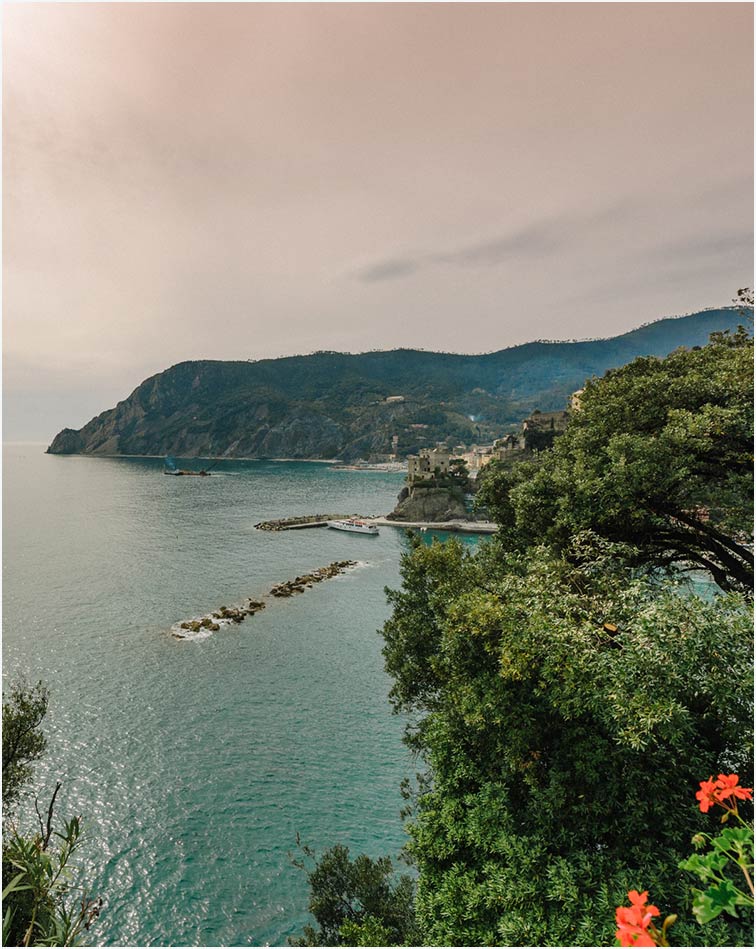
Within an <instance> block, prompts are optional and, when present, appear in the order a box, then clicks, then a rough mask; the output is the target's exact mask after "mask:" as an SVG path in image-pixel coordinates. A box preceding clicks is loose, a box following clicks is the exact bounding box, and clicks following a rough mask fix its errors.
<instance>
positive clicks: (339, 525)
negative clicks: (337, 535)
mask: <svg viewBox="0 0 756 949" xmlns="http://www.w3.org/2000/svg"><path fill="white" fill-rule="evenodd" d="M327 523H328V526H329V527H332V528H333V529H334V530H335V531H349V532H350V533H352V534H371V535H372V536H375V535H376V534H377V533H378V528H377V527H376V526H375V524H368V522H367V521H361V520H358V519H357V518H355V517H350V518H348V519H347V520H344V521H328V522H327Z"/></svg>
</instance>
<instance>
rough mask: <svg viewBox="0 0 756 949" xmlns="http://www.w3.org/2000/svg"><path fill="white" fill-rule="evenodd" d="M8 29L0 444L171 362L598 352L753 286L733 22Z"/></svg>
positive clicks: (747, 18) (90, 405)
mask: <svg viewBox="0 0 756 949" xmlns="http://www.w3.org/2000/svg"><path fill="white" fill-rule="evenodd" d="M3 19H4V24H3V26H4V29H3V33H4V72H3V94H4V165H3V171H4V220H3V228H4V232H3V233H4V366H5V409H6V412H5V424H6V427H5V438H6V439H23V438H28V439H35V438H39V439H50V438H51V437H52V436H53V435H54V434H55V432H56V431H57V430H58V429H60V428H61V427H63V426H64V425H71V426H73V427H79V426H80V425H81V424H83V423H84V422H85V421H87V420H88V419H89V418H90V417H91V416H93V415H94V414H96V413H98V412H100V411H102V410H104V409H105V408H108V407H110V406H111V405H113V404H114V403H115V402H116V401H117V400H119V399H121V398H124V397H125V396H126V395H128V393H129V392H130V391H131V390H132V389H133V388H134V387H135V386H136V385H137V384H138V383H139V382H140V381H141V380H142V379H144V378H145V377H147V376H149V375H151V374H152V373H154V372H158V371H160V370H162V369H164V368H166V367H167V366H169V365H172V364H173V363H176V362H179V361H181V360H184V359H198V358H215V359H234V358H248V357H253V358H259V357H262V356H277V355H284V354H289V353H296V352H311V351H313V350H316V349H339V350H349V351H353V352H356V351H361V350H365V349H371V348H381V349H387V348H394V347H397V346H413V347H423V348H426V349H444V350H454V351H459V352H481V351H488V350H495V349H501V348H503V347H505V346H510V345H513V344H517V343H521V342H525V341H528V340H531V339H534V338H561V339H565V338H574V337H589V336H609V335H614V334H616V333H619V332H623V331H626V330H628V329H631V328H633V327H634V326H637V325H639V324H641V323H644V322H647V321H649V320H653V319H657V318H660V317H662V316H666V315H672V314H680V313H684V312H690V311H693V310H696V309H701V308H704V307H707V306H719V305H723V304H726V303H728V302H729V301H730V300H731V298H732V296H733V295H734V293H735V291H736V290H737V288H738V287H740V286H744V285H746V284H750V283H751V282H752V277H751V271H752V266H753V243H752V208H753V199H752V167H753V155H752V144H751V143H752V137H753V130H752V115H753V112H752V85H751V76H752V66H751V63H752V42H751V36H752V8H751V6H750V4H726V3H713V4H660V5H656V4H645V3H644V4H640V3H639V4H543V5H540V4H519V5H518V4H511V5H510V4H473V5H462V4H451V5H449V4H438V5H437V4H399V5H397V4H385V5H384V4H330V5H325V4H324V5H319V4H247V5H242V4H229V5H214V4H207V5H204V4H186V5H183V4H119V5H109V4H100V5H89V4H86V5H85V4H82V5H75V4H60V5H40V4H31V5H13V4H10V5H6V6H5V7H4V11H3Z"/></svg>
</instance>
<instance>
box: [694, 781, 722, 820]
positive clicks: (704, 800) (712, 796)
mask: <svg viewBox="0 0 756 949" xmlns="http://www.w3.org/2000/svg"><path fill="white" fill-rule="evenodd" d="M700 785H701V790H700V791H696V800H698V801H699V802H700V803H699V805H698V806H699V807H700V808H701V812H702V813H703V814H706V813H708V811H709V808H710V807H711V806H712V804H719V803H721V802H720V801H719V800H718V798H717V793H716V792H717V785H718V782H717V781H713V780H712V779H711V777H709V780H708V781H701V782H700Z"/></svg>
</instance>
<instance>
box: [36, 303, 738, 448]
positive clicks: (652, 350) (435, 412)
mask: <svg viewBox="0 0 756 949" xmlns="http://www.w3.org/2000/svg"><path fill="white" fill-rule="evenodd" d="M739 322H741V323H742V322H743V317H742V316H740V315H739V313H738V310H737V309H736V308H734V307H726V308H723V309H718V310H705V311H703V312H701V313H694V314H692V315H690V316H684V317H678V318H674V319H665V320H659V321H658V322H655V323H650V324H648V325H646V326H642V327H640V328H638V329H636V330H633V331H631V332H629V333H625V334H624V335H622V336H616V337H613V338H611V339H601V340H587V341H581V342H546V341H540V342H534V343H527V344H525V345H523V346H514V347H512V348H510V349H503V350H500V351H499V352H495V353H486V354H484V355H474V356H470V355H456V354H453V353H433V352H424V351H418V350H412V349H397V350H391V351H387V352H370V353H360V354H356V355H352V354H348V353H335V352H319V353H313V354H312V355H309V356H287V357H284V358H281V359H262V360H258V361H246V362H238V361H234V362H227V361H212V360H201V361H193V362H183V363H179V364H178V365H176V366H172V367H171V368H170V369H166V370H165V371H164V372H161V373H158V374H157V375H155V376H152V377H150V378H149V379H147V380H145V381H144V382H143V383H142V384H141V385H140V386H138V387H137V388H136V389H135V390H134V392H132V394H131V395H130V396H129V397H128V398H127V399H125V400H124V401H122V402H119V403H118V405H117V406H116V407H115V408H113V409H109V410H108V411H106V412H103V413H102V414H101V415H98V416H97V417H96V418H94V419H92V420H91V421H90V422H88V423H87V424H86V425H85V426H84V427H83V428H81V429H79V430H78V431H75V430H73V429H69V428H66V429H63V431H62V432H60V433H59V434H58V435H57V436H56V437H55V439H54V440H53V442H52V444H51V445H50V447H49V448H48V452H50V453H52V454H105V455H116V454H123V455H142V454H145V455H162V454H170V455H177V456H179V457H218V456H226V457H249V458H275V457H286V458H334V457H341V458H344V459H352V458H357V457H359V456H363V457H368V456H370V455H380V454H387V453H388V452H390V451H391V439H392V436H394V435H397V436H398V438H399V453H400V454H406V453H409V452H415V451H417V450H418V449H419V448H421V447H424V446H431V445H434V444H435V443H436V442H437V441H439V440H441V439H445V438H448V439H450V440H451V441H452V442H453V443H454V442H472V441H479V442H481V443H483V442H486V441H490V440H492V439H493V438H496V437H498V436H500V435H501V434H503V433H504V432H505V431H507V430H512V428H513V427H514V426H516V425H517V424H518V423H519V421H520V420H521V419H522V418H524V417H525V416H527V415H529V414H530V412H531V411H532V410H533V409H536V408H538V409H541V410H542V411H550V410H555V409H559V408H563V407H564V405H565V403H566V402H567V400H568V398H569V395H570V393H571V392H573V391H575V390H576V389H579V388H581V386H582V385H583V383H584V381H585V379H586V378H589V377H590V376H593V375H603V373H604V372H606V370H607V369H610V368H614V367H616V366H620V365H623V364H624V363H626V362H629V361H630V360H631V359H634V358H635V357H636V356H641V355H656V356H665V355H667V354H668V353H669V352H671V351H672V350H673V349H675V348H677V347H678V346H700V345H703V344H705V343H706V342H707V340H708V337H709V334H710V333H711V332H714V331H716V330H724V329H732V328H734V327H735V326H737V324H738V323H739ZM392 396H402V397H403V401H386V399H387V398H390V397H392Z"/></svg>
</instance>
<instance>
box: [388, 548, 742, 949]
mask: <svg viewBox="0 0 756 949" xmlns="http://www.w3.org/2000/svg"><path fill="white" fill-rule="evenodd" d="M567 554H568V555H567V556H565V557H554V556H553V555H552V554H550V552H549V551H548V550H546V549H545V548H543V549H540V550H536V551H533V552H530V553H527V554H522V553H511V552H507V551H506V550H504V549H503V548H502V546H501V545H500V543H499V542H497V541H493V542H491V543H489V544H487V545H486V546H485V547H483V548H482V549H481V551H480V552H479V553H478V554H477V555H471V554H469V553H467V552H465V550H464V549H463V547H462V546H461V545H460V544H459V543H456V542H447V543H446V544H445V545H440V544H434V545H433V546H431V547H426V546H422V545H416V546H415V549H414V550H413V551H412V553H411V554H410V555H407V556H406V557H405V558H404V561H403V566H402V577H403V588H402V590H401V591H399V592H393V593H391V595H390V599H391V601H392V603H393V606H394V613H393V617H392V619H391V620H390V621H389V622H388V623H387V624H386V627H385V629H384V637H385V641H386V645H385V650H384V655H385V657H386V665H387V669H388V671H389V672H390V673H391V674H392V675H393V676H394V679H395V684H394V687H393V690H392V699H393V702H394V704H395V707H396V708H397V709H401V710H403V711H406V712H410V713H412V714H413V716H414V720H415V722H416V724H415V725H414V726H413V727H412V728H411V729H410V731H409V734H408V740H409V741H410V743H411V744H412V746H413V747H414V748H415V749H416V750H417V751H419V752H420V753H421V754H422V756H423V758H424V759H425V761H426V763H427V765H428V769H429V775H428V778H429V783H428V786H427V787H424V788H421V789H420V791H419V793H418V796H417V800H416V803H415V808H414V814H413V816H412V820H411V822H410V824H409V827H408V829H409V832H410V835H411V843H410V852H411V855H412V857H413V858H414V860H415V862H416V864H417V867H418V869H419V874H420V875H419V881H418V890H417V900H416V911H417V917H418V924H419V926H420V930H421V932H422V933H423V938H424V940H425V942H426V944H441V945H443V944H446V945H560V944H561V945H609V944H611V942H612V939H613V929H612V922H613V916H614V909H615V907H616V906H617V905H618V904H619V903H621V902H622V900H623V899H624V897H625V894H626V893H627V891H628V890H630V889H639V888H640V887H641V886H642V887H643V888H644V889H648V890H649V891H651V892H653V893H654V899H655V901H656V902H657V903H663V904H664V905H667V906H675V907H677V908H678V910H679V917H680V918H679V921H678V923H677V925H676V933H675V936H676V940H675V941H676V942H678V943H680V944H689V945H692V944H699V945H700V944H714V945H724V944H727V945H733V944H734V945H738V944H745V943H746V942H750V934H749V931H748V928H747V927H746V926H744V925H743V924H742V923H739V922H738V921H736V920H733V921H730V920H722V919H718V920H716V921H715V922H713V923H712V924H711V926H709V927H707V931H706V932H705V933H704V934H703V935H702V931H701V930H700V929H699V928H698V926H697V924H696V923H695V921H694V920H693V918H692V916H691V912H690V910H691V897H690V890H689V883H688V880H686V879H685V878H684V876H683V874H681V873H680V871H679V869H678V866H677V865H678V863H679V862H680V861H681V860H682V859H683V858H685V857H686V856H687V855H688V853H689V850H690V840H691V837H692V836H693V835H694V834H695V833H697V832H701V831H703V830H704V829H705V828H704V827H703V826H702V819H703V818H702V815H701V814H700V813H699V812H698V810H697V809H696V808H695V807H694V806H692V805H691V789H694V788H695V787H696V786H697V784H698V780H699V776H700V775H701V774H710V773H717V772H719V771H740V772H741V773H749V770H750V767H751V762H752V743H751V742H750V741H749V739H748V736H749V734H750V729H751V719H752V688H751V662H752V660H751V617H750V610H749V608H748V606H747V604H746V602H745V600H744V598H743V597H742V596H740V595H737V594H729V595H726V596H725V595H723V596H721V597H719V598H717V600H716V601H715V602H713V603H712V602H705V601H703V600H701V599H699V598H696V597H692V596H690V595H689V594H687V593H684V594H683V593H682V591H678V590H676V589H675V588H674V587H673V586H670V585H669V584H661V583H660V582H659V581H658V580H655V579H653V577H646V578H644V577H637V576H636V577H635V578H634V577H633V576H632V575H631V572H630V571H629V570H628V569H627V568H625V567H624V566H623V565H622V562H623V557H622V554H623V551H621V550H619V551H618V550H617V549H616V548H613V547H611V546H609V547H607V545H605V544H601V543H599V542H597V540H596V538H591V537H581V538H578V539H577V540H576V542H575V544H574V546H573V549H572V550H571V551H568V552H567ZM576 563H577V564H578V565H577V566H576ZM581 563H582V566H580V565H579V564H581Z"/></svg>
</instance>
